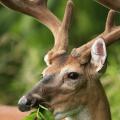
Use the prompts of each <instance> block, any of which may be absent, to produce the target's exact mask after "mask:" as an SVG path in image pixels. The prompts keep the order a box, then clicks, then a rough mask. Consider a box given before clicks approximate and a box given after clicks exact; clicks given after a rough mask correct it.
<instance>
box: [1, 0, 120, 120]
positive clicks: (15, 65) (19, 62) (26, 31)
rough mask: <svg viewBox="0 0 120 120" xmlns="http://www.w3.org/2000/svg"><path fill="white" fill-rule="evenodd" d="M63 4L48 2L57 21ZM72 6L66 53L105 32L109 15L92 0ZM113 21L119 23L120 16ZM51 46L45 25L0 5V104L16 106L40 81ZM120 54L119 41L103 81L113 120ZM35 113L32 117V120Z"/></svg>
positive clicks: (119, 94) (119, 109) (119, 104)
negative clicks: (26, 92) (24, 94)
mask: <svg viewBox="0 0 120 120" xmlns="http://www.w3.org/2000/svg"><path fill="white" fill-rule="evenodd" d="M66 1H67V0H59V1H57V0H49V3H48V5H49V8H50V9H51V10H52V11H53V12H54V13H55V14H56V15H57V16H58V17H59V18H60V19H62V16H63V13H64V8H65V4H66ZM74 3H75V5H74V15H73V18H72V23H71V29H70V34H69V39H70V42H69V44H70V45H69V50H71V49H72V48H73V47H78V46H80V45H82V44H84V43H86V42H87V41H89V40H90V39H91V38H93V37H95V36H97V35H98V34H99V33H101V32H102V31H104V26H105V20H106V16H107V12H108V10H107V9H106V8H104V7H103V6H101V5H99V4H98V3H96V2H94V1H92V0H74ZM116 19H117V21H118V23H119V24H120V15H119V17H118V18H116ZM52 45H53V36H52V34H51V32H50V31H49V30H48V29H47V28H46V27H45V26H43V25H42V24H40V23H39V22H37V21H36V20H35V19H33V18H31V17H29V16H26V15H22V14H20V13H16V12H13V11H11V10H9V9H6V8H4V7H3V6H0V96H1V99H0V104H9V105H16V104H17V101H18V99H19V98H20V97H21V96H22V94H23V93H24V92H25V91H27V90H28V89H30V88H31V87H32V86H33V84H35V83H36V82H37V81H38V80H39V79H40V73H41V72H42V69H43V68H44V67H45V63H44V61H43V57H44V55H45V53H46V52H47V51H48V50H49V49H50V48H51V47H52ZM119 51H120V41H118V42H117V43H116V44H114V45H112V46H110V47H109V48H108V69H107V72H106V73H105V75H104V76H103V78H102V82H103V84H104V86H105V89H106V93H107V95H108V98H109V101H110V106H111V111H112V118H113V120H119V119H120V55H119ZM34 113H35V114H36V112H34ZM42 113H43V114H45V115H44V116H46V119H47V120H50V119H51V120H52V118H50V116H51V115H50V114H49V113H48V112H44V111H43V112H42ZM35 114H31V118H32V115H33V116H35ZM40 116H41V115H40ZM26 120H28V119H26ZM29 120H30V118H29Z"/></svg>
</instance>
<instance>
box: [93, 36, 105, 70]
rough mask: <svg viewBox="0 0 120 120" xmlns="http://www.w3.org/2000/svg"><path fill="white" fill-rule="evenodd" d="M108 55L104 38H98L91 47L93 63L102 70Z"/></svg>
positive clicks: (97, 68)
mask: <svg viewBox="0 0 120 120" xmlns="http://www.w3.org/2000/svg"><path fill="white" fill-rule="evenodd" d="M106 57H107V52H106V46H105V42H104V40H103V39H102V38H97V40H96V41H95V42H94V44H93V45H92V48H91V63H92V64H93V65H94V66H95V67H96V71H97V72H98V71H100V70H101V69H102V67H103V65H104V63H105V60H106Z"/></svg>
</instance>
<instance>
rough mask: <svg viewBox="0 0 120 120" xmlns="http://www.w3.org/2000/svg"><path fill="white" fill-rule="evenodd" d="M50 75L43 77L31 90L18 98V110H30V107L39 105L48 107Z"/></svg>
mask: <svg viewBox="0 0 120 120" xmlns="http://www.w3.org/2000/svg"><path fill="white" fill-rule="evenodd" d="M51 79H52V76H47V77H44V78H43V79H42V80H40V82H38V83H37V84H36V85H35V86H34V87H33V89H32V90H30V91H29V92H28V93H27V94H25V95H24V96H23V97H21V98H20V100H19V102H18V108H19V110H20V111H22V112H25V111H30V110H31V109H32V108H37V107H39V105H42V106H45V107H48V101H49V100H48V96H49V94H48V91H50V89H49V87H47V86H49V83H51V81H52V80H51Z"/></svg>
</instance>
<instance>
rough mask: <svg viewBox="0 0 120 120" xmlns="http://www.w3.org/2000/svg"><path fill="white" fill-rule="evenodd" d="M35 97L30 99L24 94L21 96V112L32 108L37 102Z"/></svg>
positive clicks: (19, 105) (19, 104)
mask: <svg viewBox="0 0 120 120" xmlns="http://www.w3.org/2000/svg"><path fill="white" fill-rule="evenodd" d="M35 101H36V100H35V99H34V100H30V99H28V98H27V97H26V96H23V97H21V98H20V100H19V102H18V108H19V110H20V111H21V112H25V111H29V110H31V108H32V106H33V105H34V104H35Z"/></svg>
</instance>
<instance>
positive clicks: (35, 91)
mask: <svg viewBox="0 0 120 120" xmlns="http://www.w3.org/2000/svg"><path fill="white" fill-rule="evenodd" d="M0 2H1V3H2V4H3V5H6V6H7V7H9V8H11V9H13V10H15V11H18V12H22V13H25V14H27V15H30V16H32V17H34V18H36V19H37V20H39V21H40V22H41V23H42V24H44V25H46V26H47V27H48V28H49V29H50V31H51V32H52V34H53V36H54V41H55V42H54V46H53V48H52V49H51V50H50V51H48V53H47V54H46V55H45V57H44V60H45V62H46V65H47V67H46V68H45V69H44V70H43V72H42V79H41V80H40V81H39V82H38V83H37V84H36V85H35V86H34V87H33V88H32V89H31V90H30V91H28V92H27V93H26V94H25V95H24V96H23V97H21V98H20V100H19V102H18V108H19V110H20V111H22V112H26V111H30V110H32V109H34V108H38V107H39V105H43V106H45V107H47V108H48V109H49V110H50V111H51V112H52V113H53V115H54V118H55V120H111V112H110V105H109V102H108V99H107V96H106V93H105V90H104V88H103V85H102V84H101V81H100V78H101V76H102V75H103V74H104V73H105V71H106V69H107V47H108V46H109V45H111V44H113V43H114V42H116V41H118V39H119V38H120V26H117V25H116V24H115V16H116V12H115V11H114V10H110V11H109V13H108V16H107V20H106V25H105V30H104V32H102V33H101V34H100V35H98V36H97V37H95V38H93V39H92V40H90V41H89V42H88V43H86V44H84V45H82V46H80V47H78V48H74V49H73V50H72V51H71V52H70V53H68V40H69V37H68V36H69V35H68V33H69V28H70V23H71V18H72V13H73V6H74V5H73V1H72V0H67V5H66V8H65V13H64V17H63V20H59V18H57V17H56V16H55V15H54V14H53V13H52V12H51V11H50V10H49V9H48V7H47V0H0Z"/></svg>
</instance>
